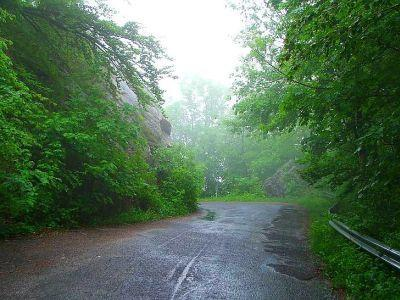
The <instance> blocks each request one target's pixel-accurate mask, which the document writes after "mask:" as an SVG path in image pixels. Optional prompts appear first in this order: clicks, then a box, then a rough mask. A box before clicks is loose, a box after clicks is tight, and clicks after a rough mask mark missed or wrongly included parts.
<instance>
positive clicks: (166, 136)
mask: <svg viewBox="0 0 400 300" xmlns="http://www.w3.org/2000/svg"><path fill="white" fill-rule="evenodd" d="M120 96H121V99H122V101H124V102H126V103H129V104H132V105H134V106H139V101H138V98H137V96H136V94H135V93H134V92H133V91H132V90H131V89H130V88H129V86H128V85H127V84H126V83H125V82H122V83H120ZM141 114H142V116H143V120H144V134H145V136H146V138H147V140H148V142H149V145H150V146H155V145H162V146H169V145H170V144H171V129H172V127H171V123H170V122H169V121H168V120H167V119H166V118H165V117H164V115H163V114H162V112H161V109H160V108H159V107H156V106H148V107H147V108H146V109H145V110H144V111H143V112H141Z"/></svg>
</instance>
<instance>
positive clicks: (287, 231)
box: [0, 203, 333, 299]
mask: <svg viewBox="0 0 400 300" xmlns="http://www.w3.org/2000/svg"><path fill="white" fill-rule="evenodd" d="M201 206H202V209H203V210H204V211H206V212H207V211H209V213H208V217H206V218H205V214H206V212H204V213H202V214H201V215H200V214H197V215H195V216H192V217H186V218H178V219H171V220H167V221H161V222H153V223H150V224H145V225H136V226H126V227H125V226H124V227H120V228H103V229H86V230H77V231H72V232H67V233H60V234H57V235H50V236H45V237H36V238H30V239H26V238H25V239H17V240H9V241H5V242H2V243H1V244H0V263H1V267H0V280H1V281H0V298H1V299H27V298H28V299H332V298H333V296H332V294H331V291H330V289H329V288H328V286H327V284H326V282H324V281H322V280H321V279H320V278H319V276H318V271H317V268H316V265H315V262H314V259H313V258H312V256H310V254H309V250H308V247H307V240H306V237H305V231H306V226H307V217H306V214H305V212H304V211H303V210H302V209H300V208H298V207H294V206H287V205H278V204H266V203H206V204H202V205H201ZM213 217H214V218H213Z"/></svg>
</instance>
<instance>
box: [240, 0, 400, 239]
mask: <svg viewBox="0 0 400 300" xmlns="http://www.w3.org/2000/svg"><path fill="white" fill-rule="evenodd" d="M247 5H250V4H247ZM246 8H247V9H251V8H252V9H254V11H253V14H254V15H255V17H254V18H253V20H255V21H253V22H252V23H251V24H250V25H249V28H248V30H247V31H246V33H245V37H244V41H245V42H246V43H247V44H248V45H249V47H251V51H250V54H249V56H248V57H247V58H246V60H245V63H244V65H243V67H242V71H241V73H240V74H238V81H237V85H236V92H237V95H238V97H239V98H240V99H241V101H240V102H239V104H237V106H236V112H237V114H238V116H239V118H240V119H241V121H242V122H243V124H245V125H248V126H251V127H252V128H253V129H254V130H265V131H273V130H284V129H285V128H289V129H290V128H293V127H295V126H296V125H297V124H301V125H306V126H308V128H309V129H310V136H309V137H308V138H307V139H306V140H305V141H304V142H303V149H304V151H305V152H306V158H307V163H308V167H307V170H306V172H305V177H306V178H307V179H308V180H309V181H310V182H316V181H318V180H321V179H326V181H327V182H328V183H329V184H330V185H331V187H333V188H337V187H341V188H342V191H343V192H344V193H346V194H348V195H350V197H348V198H347V199H348V200H349V201H356V203H357V204H354V205H353V206H354V207H353V208H354V209H355V206H358V207H357V210H358V213H359V214H360V216H361V215H363V216H364V219H366V220H369V222H370V224H364V225H368V226H367V227H368V229H369V230H371V232H375V231H376V230H375V229H376V225H377V224H379V225H381V226H385V227H386V230H388V229H396V228H398V225H399V224H398V223H397V222H398V221H397V220H399V213H400V206H399V205H400V201H399V197H398V194H399V191H398V187H399V184H398V183H399V182H398V176H397V174H398V173H399V171H400V170H399V166H400V164H399V163H398V153H399V149H400V148H399V147H400V144H399V143H398V137H399V131H398V130H399V126H397V123H398V120H399V119H400V115H399V113H400V111H399V105H398V98H399V96H400V95H399V88H398V87H399V83H400V77H399V76H398V71H399V67H400V65H399V64H400V59H399V57H400V56H399V50H398V49H399V45H398V43H399V41H398V39H397V38H396V37H397V36H398V34H399V31H400V20H399V8H400V7H399V5H398V4H396V3H395V1H361V0H360V1H316V2H315V1H284V2H281V1H271V3H269V4H267V5H266V6H264V7H258V9H256V8H255V7H252V6H248V7H246ZM264 12H265V14H264ZM271 15H272V16H271ZM267 18H268V19H267ZM263 26H266V28H265V27H263ZM353 199H354V200H353ZM358 204H360V205H358ZM374 228H375V229H374Z"/></svg>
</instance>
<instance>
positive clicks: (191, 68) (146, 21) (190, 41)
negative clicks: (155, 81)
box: [107, 0, 244, 103]
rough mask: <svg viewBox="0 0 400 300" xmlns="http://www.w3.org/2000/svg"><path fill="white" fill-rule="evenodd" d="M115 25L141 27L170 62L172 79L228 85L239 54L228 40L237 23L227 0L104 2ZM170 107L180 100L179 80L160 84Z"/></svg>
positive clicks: (240, 25) (117, 0) (119, 0)
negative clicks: (130, 23)
mask: <svg viewBox="0 0 400 300" xmlns="http://www.w3.org/2000/svg"><path fill="white" fill-rule="evenodd" d="M107 2H108V3H109V5H110V6H111V7H113V8H114V9H116V10H117V11H118V12H119V13H118V16H117V21H118V22H126V21H129V20H132V21H135V22H138V23H140V24H141V25H142V26H143V28H144V30H145V32H146V33H150V34H152V35H154V36H155V37H156V38H157V39H158V40H159V41H160V42H161V44H162V45H163V47H165V48H166V50H167V53H168V55H169V56H170V57H172V58H173V59H174V61H173V64H174V66H175V74H176V75H177V76H178V77H180V78H182V77H183V76H184V75H185V74H196V75H199V76H201V77H205V78H209V79H213V80H216V81H218V82H221V83H223V84H226V85H229V84H230V83H231V81H230V78H229V77H230V74H231V73H232V72H233V71H234V69H235V67H236V66H237V65H238V63H239V58H240V56H241V55H242V54H243V53H244V52H243V50H242V49H241V48H240V47H239V45H237V44H235V42H234V41H233V39H234V38H235V36H236V35H237V34H238V33H239V31H240V29H241V27H242V23H241V20H240V16H239V14H237V13H235V12H233V11H232V10H231V9H230V8H229V7H226V0H108V1H107ZM161 86H162V88H163V89H165V90H166V95H165V98H166V100H167V103H171V102H173V101H175V100H177V99H176V98H179V79H178V80H165V81H163V82H162V83H161Z"/></svg>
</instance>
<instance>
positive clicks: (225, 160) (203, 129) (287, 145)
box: [166, 77, 305, 197]
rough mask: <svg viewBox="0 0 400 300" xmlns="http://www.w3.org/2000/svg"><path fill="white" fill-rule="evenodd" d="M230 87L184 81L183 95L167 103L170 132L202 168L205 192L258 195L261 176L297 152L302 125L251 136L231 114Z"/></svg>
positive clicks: (204, 81)
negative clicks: (189, 150) (238, 124)
mask: <svg viewBox="0 0 400 300" xmlns="http://www.w3.org/2000/svg"><path fill="white" fill-rule="evenodd" d="M228 94H229V91H228V90H227V89H226V88H225V87H224V86H221V85H219V84H217V83H215V82H212V81H210V80H205V79H202V78H197V77H193V78H188V79H186V80H184V81H183V84H182V95H183V99H182V100H181V101H178V102H175V103H173V104H171V105H170V106H168V107H167V109H166V112H167V115H168V116H169V119H170V120H171V122H172V124H173V128H174V130H173V138H174V139H175V140H176V141H178V142H180V143H183V144H186V145H187V146H190V148H191V149H192V150H193V151H194V153H195V158H196V159H197V161H198V162H199V163H201V164H202V165H203V167H204V170H205V186H204V192H203V196H207V197H209V196H219V195H227V194H231V195H242V194H244V193H250V194H254V195H262V194H263V191H262V183H263V181H264V180H265V179H266V178H268V177H270V176H272V175H273V174H274V173H275V172H276V171H277V170H278V169H279V167H281V166H282V165H283V164H285V163H286V162H287V161H289V160H293V159H296V158H297V157H299V156H300V149H299V147H296V144H297V145H299V144H300V140H301V139H302V137H303V136H304V134H305V133H304V131H303V130H297V131H294V132H292V133H288V134H283V135H280V136H273V135H270V136H265V137H264V138H263V137H261V136H259V135H256V134H254V135H253V136H250V135H249V134H248V133H247V132H246V131H245V130H243V129H241V128H240V127H239V126H237V125H236V122H235V121H234V120H232V114H231V108H230V106H229V103H228V102H227V96H228Z"/></svg>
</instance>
